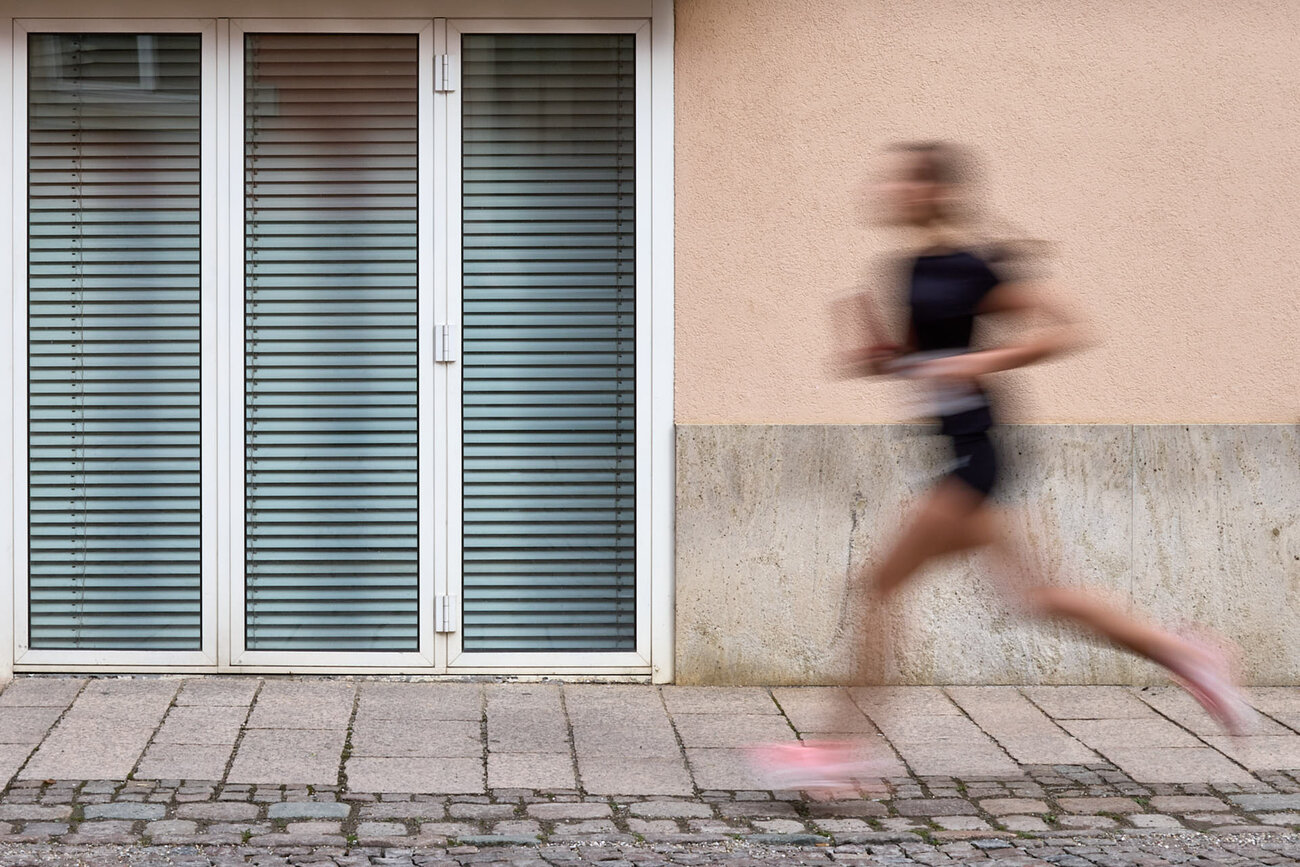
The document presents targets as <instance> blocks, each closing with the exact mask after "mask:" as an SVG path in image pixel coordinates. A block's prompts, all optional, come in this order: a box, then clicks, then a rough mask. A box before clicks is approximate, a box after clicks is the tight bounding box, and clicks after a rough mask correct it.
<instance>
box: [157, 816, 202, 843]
mask: <svg viewBox="0 0 1300 867" xmlns="http://www.w3.org/2000/svg"><path fill="white" fill-rule="evenodd" d="M198 827H199V826H198V823H196V822H190V821H186V820H185V819H163V820H161V821H157V822H150V823H149V824H148V825H145V826H144V833H145V836H147V837H154V838H157V837H178V836H182V835H185V834H194V833H196V832H197V830H198Z"/></svg>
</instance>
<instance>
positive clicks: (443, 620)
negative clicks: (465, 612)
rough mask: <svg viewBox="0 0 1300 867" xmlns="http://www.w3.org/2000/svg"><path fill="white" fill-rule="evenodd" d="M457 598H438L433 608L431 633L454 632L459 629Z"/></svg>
mask: <svg viewBox="0 0 1300 867" xmlns="http://www.w3.org/2000/svg"><path fill="white" fill-rule="evenodd" d="M459 602H460V597H458V596H439V597H437V598H436V600H435V605H434V606H433V631H434V632H456V631H457V630H459V629H460V617H459V615H460V607H459V605H458V603H459Z"/></svg>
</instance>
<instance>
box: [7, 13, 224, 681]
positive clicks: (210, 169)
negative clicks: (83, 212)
mask: <svg viewBox="0 0 1300 867" xmlns="http://www.w3.org/2000/svg"><path fill="white" fill-rule="evenodd" d="M33 33H197V34H200V36H201V40H200V46H201V48H200V51H201V69H202V76H203V79H202V84H201V90H200V94H201V96H200V109H199V111H200V130H199V140H200V145H199V147H200V152H201V153H213V152H214V150H215V148H214V145H215V142H216V130H217V119H216V117H215V114H216V112H215V108H216V92H217V91H216V78H217V77H216V68H215V60H216V53H215V51H214V48H215V38H216V22H215V21H214V20H213V19H174V18H173V19H151V18H118V19H106V18H100V19H92V20H61V19H30V20H21V21H15V22H14V28H13V43H12V44H13V89H12V97H11V98H12V100H13V106H12V111H11V112H10V115H9V116H10V117H12V118H13V121H12V123H13V130H12V132H13V135H12V137H11V141H12V147H13V167H14V172H13V190H12V193H13V195H12V201H13V230H12V231H11V232H10V237H11V238H13V239H14V245H13V254H12V261H13V269H12V279H13V283H12V286H11V296H10V297H11V301H12V306H11V311H12V316H13V328H12V330H11V335H12V341H13V342H12V345H11V346H10V347H9V349H10V358H11V366H12V373H13V376H12V380H11V383H12V385H11V387H12V389H13V399H12V400H11V401H9V402H8V404H7V407H8V408H9V412H10V413H11V418H10V422H11V424H10V430H11V436H12V437H13V451H12V454H13V489H12V491H13V496H12V498H11V502H12V504H13V505H12V509H13V513H12V517H11V519H10V521H9V526H10V528H11V532H12V533H13V557H12V560H11V561H10V562H11V563H12V564H13V565H12V569H11V575H10V582H12V589H13V594H12V596H11V598H12V599H13V632H14V641H13V647H14V664H15V665H17V666H23V667H24V668H26V667H28V666H32V667H40V668H46V669H50V668H54V669H72V668H75V669H91V668H105V667H107V668H121V669H128V668H129V669H132V670H137V669H139V668H143V667H152V666H159V665H165V666H187V667H188V666H211V665H215V664H216V662H217V640H216V639H217V604H216V603H217V598H216V595H217V594H216V588H217V545H216V522H215V521H214V520H212V518H215V516H216V494H217V485H216V455H217V454H218V451H219V444H217V443H214V442H213V440H214V439H215V438H216V437H215V434H216V431H217V427H216V422H217V419H216V414H215V410H216V400H215V398H216V382H217V375H216V373H217V371H216V365H215V364H213V363H212V362H211V361H209V359H215V357H216V356H215V350H216V338H217V334H216V329H215V325H216V298H217V293H216V292H214V291H212V289H214V288H215V287H216V284H217V279H216V261H217V257H216V245H215V240H216V238H215V234H216V224H217V221H216V212H215V204H216V195H215V192H216V165H215V161H213V160H200V166H199V178H200V181H199V183H200V198H199V219H200V235H199V263H200V264H199V273H200V277H199V281H200V283H199V285H200V286H202V287H204V289H205V290H206V291H203V292H201V293H200V307H199V311H200V312H199V317H200V324H201V327H200V332H199V345H200V353H201V359H202V360H201V361H200V386H199V387H200V405H199V429H200V432H201V433H200V442H202V443H203V445H204V447H203V448H202V449H201V450H200V459H199V479H200V486H201V496H200V509H201V514H202V516H203V519H202V520H201V524H200V534H199V538H200V540H201V541H200V544H201V546H202V557H201V560H200V570H201V583H200V604H201V606H202V618H201V621H200V622H201V630H202V637H201V642H200V648H201V649H199V650H191V651H172V650H42V649H34V648H32V647H30V646H29V645H28V627H29V620H28V596H29V594H28V550H29V549H28V538H29V537H28V530H29V528H28V512H27V470H28V438H27V418H28V400H29V397H28V391H27V389H28V382H27V376H28V369H27V235H28V226H27V196H28V181H27V136H28V129H27V125H28V117H27V43H28V36H29V35H30V34H33ZM19 396H21V403H19ZM213 445H218V448H213Z"/></svg>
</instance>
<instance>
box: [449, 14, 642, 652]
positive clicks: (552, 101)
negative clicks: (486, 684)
mask: <svg viewBox="0 0 1300 867" xmlns="http://www.w3.org/2000/svg"><path fill="white" fill-rule="evenodd" d="M461 81H462V88H463V102H462V105H463V110H462V112H463V117H462V122H463V142H462V148H463V150H462V153H463V208H464V212H463V227H464V251H463V310H462V316H463V331H464V333H463V407H462V409H463V468H464V469H463V472H464V478H463V505H464V528H463V531H464V563H463V569H464V590H463V592H464V617H463V623H464V626H463V629H464V648H465V649H466V650H467V651H490V652H505V651H618V650H630V649H634V648H635V644H636V617H635V615H636V587H635V584H636V581H635V579H636V574H635V555H636V551H635V524H636V512H635V476H636V463H635V447H636V412H635V397H636V378H635V353H636V347H635V341H634V336H635V329H636V317H635V306H636V304H635V302H636V281H635V255H636V223H635V198H634V193H635V178H636V149H635V144H636V141H635V139H636V95H635V37H634V36H632V35H625V34H612V35H607V34H580V35H558V34H527V35H524V34H509V35H496V34H492V35H489V34H474V35H466V36H464V37H463V43H462V65H461Z"/></svg>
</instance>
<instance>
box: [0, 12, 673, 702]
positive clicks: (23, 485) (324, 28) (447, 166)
mask: <svg viewBox="0 0 1300 867" xmlns="http://www.w3.org/2000/svg"><path fill="white" fill-rule="evenodd" d="M516 2H517V0H511V2H510V3H500V2H497V0H473V2H472V3H469V4H467V2H461V0H437V2H435V3H434V4H433V8H432V9H426V8H425V7H421V10H420V12H421V14H420V15H419V16H418V17H410V18H394V17H392V15H393V14H396V15H403V14H407V13H406V12H404V11H396V10H397V6H396V5H394V4H393V3H392V2H391V0H375V5H374V11H375V14H376V15H380V14H384V13H386V12H387V13H388V15H389V17H387V18H385V19H379V18H369V19H357V18H353V19H332V20H318V19H310V18H270V17H268V18H242V19H240V18H220V17H216V18H188V19H173V18H149V17H143V16H137V17H132V18H112V19H105V18H92V19H86V18H77V17H71V15H70V17H68V18H61V19H48V18H46V19H35V18H32V19H24V20H19V19H12V18H0V110H3V109H5V108H8V109H9V111H5V112H3V115H4V117H7V118H10V119H11V120H10V121H8V122H10V123H11V124H12V128H11V130H10V131H9V134H4V132H3V131H0V165H8V166H10V167H11V171H10V172H7V173H3V174H0V201H4V200H5V199H6V198H7V200H8V201H9V202H10V203H11V207H8V208H5V207H2V206H0V237H5V238H8V239H9V243H10V246H11V256H10V261H11V262H12V263H13V266H12V268H10V269H0V298H2V297H4V296H5V295H6V294H7V295H8V297H9V299H10V305H9V306H10V310H11V320H12V321H11V327H10V328H8V329H3V328H0V357H5V356H8V357H9V358H10V359H11V360H12V365H11V371H12V376H10V377H0V450H3V451H4V452H5V453H6V454H8V455H10V456H11V460H10V461H9V466H8V468H7V470H6V468H4V467H0V489H3V487H4V486H5V485H8V487H9V491H10V495H9V496H3V495H0V522H3V525H4V526H3V528H0V600H12V602H13V608H12V611H11V612H4V611H3V608H2V607H0V683H3V681H4V680H5V679H6V678H7V677H9V676H11V674H12V672H13V670H15V668H16V669H17V670H20V671H32V672H36V671H82V672H89V673H94V672H100V673H104V672H177V671H184V672H188V673H202V672H217V671H239V672H242V673H281V672H293V671H304V670H309V671H316V672H320V673H324V672H326V671H329V672H334V673H352V674H368V673H379V674H415V675H438V674H448V673H450V674H455V675H464V674H474V673H484V674H496V675H501V674H510V675H517V676H520V677H522V678H531V677H534V676H544V675H549V676H562V677H563V676H600V677H605V678H610V679H626V678H633V679H639V678H643V677H645V676H647V675H650V676H651V677H652V679H653V680H654V681H655V682H670V681H671V680H672V679H673V676H674V666H673V663H674V650H675V648H674V606H675V599H674V592H673V589H674V588H673V582H674V558H675V549H674V540H673V522H674V508H675V507H674V497H675V476H674V452H675V442H674V426H673V370H674V362H673V358H674V353H673V336H674V333H673V329H674V318H673V317H674V313H673V225H674V224H673V188H672V178H673V40H674V36H673V0H650V2H647V0H620V2H612V0H611V2H601V3H599V4H595V6H593V7H592V8H596V7H598V8H599V9H600V10H601V14H603V15H605V16H606V17H604V18H601V19H591V18H566V17H553V18H531V19H511V18H509V17H508V16H509V15H511V14H517V12H512V10H519V9H521V8H524V7H521V6H518V5H516ZM58 4H64V5H66V0H54V3H53V4H51V5H52V6H56V5H58ZM398 5H400V4H398ZM469 5H472V6H473V8H474V10H475V11H474V12H473V13H472V14H475V15H480V16H489V15H497V14H499V15H501V16H502V17H501V18H491V19H489V18H485V17H480V18H473V19H471V18H457V19H455V20H453V21H451V22H450V23H449V22H448V20H447V19H445V18H433V17H428V16H429V15H430V14H433V15H437V14H438V13H439V11H442V12H443V13H444V14H447V13H451V14H463V13H464V12H465V10H466V8H468V6H469ZM220 6H221V3H220V2H219V0H214V2H213V3H212V4H211V7H210V8H212V9H213V12H214V14H218V15H219V14H220V12H221V9H220ZM121 8H123V11H124V12H127V11H139V10H142V11H144V12H145V13H146V14H152V13H154V12H155V10H158V9H161V8H162V6H161V4H160V3H158V2H154V0H124V2H123V4H122V7H121ZM207 8H209V7H205V10H204V11H206V10H207ZM267 9H268V11H271V12H275V13H280V14H294V12H295V11H296V9H297V7H296V6H295V5H294V4H293V3H291V2H288V0H268V2H267ZM527 9H528V11H530V12H532V14H534V15H539V14H544V10H545V5H544V4H543V5H530V6H528V7H527ZM591 11H592V9H590V8H584V7H582V6H581V5H572V6H571V7H568V8H567V11H566V14H569V15H580V14H582V13H583V12H588V13H589V12H591ZM647 14H648V15H649V19H648V20H647ZM618 16H622V17H618ZM5 23H11V24H12V25H13V31H12V32H13V35H12V39H10V38H8V36H9V33H8V29H7V28H4V24H5ZM453 31H454V33H455V34H456V35H455V38H454V39H453V38H451V34H452V33H453ZM30 32H137V33H147V32H156V33H161V32H192V33H201V34H202V38H203V43H202V44H203V58H202V69H203V75H204V83H203V90H202V93H203V97H202V99H203V102H202V131H201V140H202V149H203V154H204V160H203V165H202V167H201V178H202V193H201V203H200V207H201V217H202V220H203V229H202V237H201V256H202V281H203V282H202V285H203V287H204V289H205V291H204V294H203V301H202V307H201V316H202V332H201V346H202V352H203V353H204V355H203V367H202V394H203V403H202V407H201V424H202V430H203V432H204V433H203V443H204V450H203V457H202V464H201V479H202V485H203V494H202V509H203V516H204V523H203V529H202V540H203V546H204V548H203V562H202V569H203V584H202V593H203V596H202V598H203V649H202V651H195V652H192V653H176V652H164V651H150V652H138V651H137V652H125V651H92V650H77V651H32V650H31V649H30V648H27V647H25V646H23V645H25V636H26V634H27V621H26V611H27V568H28V567H27V529H28V528H27V466H28V464H27V328H26V325H27V291H26V287H27V241H26V238H27V232H26V227H27V222H26V219H27V182H26V177H27V167H26V162H27V156H26V153H27V150H26V140H27V118H26V104H27V93H26V89H27V76H26V50H27V34H28V33H30ZM247 32H413V33H419V34H420V71H419V77H420V87H421V101H420V107H419V130H420V132H419V135H420V146H419V160H420V173H419V181H418V183H419V201H418V208H419V224H420V240H419V248H418V250H419V284H420V296H419V297H420V301H419V310H420V312H419V329H420V334H421V338H422V339H421V341H420V348H419V353H420V357H419V367H418V370H419V376H420V393H419V400H420V408H419V425H420V430H421V434H420V437H421V439H420V463H419V469H418V474H419V484H420V495H421V499H420V518H419V533H420V554H419V563H420V576H421V589H420V610H421V613H420V647H421V651H420V652H419V653H405V654H373V655H371V654H367V655H365V664H361V665H359V664H357V660H358V654H355V653H350V652H349V653H335V654H328V653H306V652H296V653H284V652H271V651H260V652H259V651H248V650H246V649H244V648H243V647H242V642H243V624H242V617H243V610H244V608H243V605H244V602H243V592H244V575H243V565H244V539H243V527H244V511H243V510H244V492H243V455H244V447H243V443H244V439H243V436H244V432H243V406H244V404H243V398H242V396H241V395H240V393H239V392H238V391H236V389H242V388H243V375H244V374H243V371H244V367H243V348H244V347H243V321H244V317H243V299H244V287H243V239H244V227H243V213H244V203H243V190H244V184H243V174H242V173H243V161H242V157H241V155H242V153H243V147H244V144H243V135H244V129H243V105H242V101H243V93H244V83H243V56H242V55H243V35H244V33H247ZM465 32H485V33H486V32H575V33H576V32H628V33H636V34H637V55H636V56H637V144H636V152H637V245H638V248H637V260H636V262H637V264H636V281H637V334H636V340H637V397H636V402H637V430H636V437H637V451H636V454H637V483H636V484H637V494H636V497H637V500H636V502H637V529H636V536H637V579H636V588H637V591H636V592H637V649H636V651H635V652H628V653H622V654H607V653H590V654H556V653H538V654H466V653H463V652H462V651H461V649H460V637H461V636H460V633H459V632H455V633H450V634H448V633H434V632H433V624H432V612H433V607H434V606H433V602H434V599H433V597H434V596H440V595H451V596H453V597H459V596H461V594H460V590H459V588H460V574H459V573H460V557H461V542H462V536H461V533H462V526H461V515H460V503H459V500H460V493H459V492H460V486H461V479H460V466H459V455H460V431H461V417H460V400H461V395H460V375H461V371H460V366H459V364H458V363H453V364H435V363H434V361H433V355H432V353H433V351H434V346H433V340H432V339H429V335H432V334H433V333H434V328H435V325H436V324H437V323H439V322H446V323H448V324H450V325H452V326H454V330H453V333H458V326H459V315H460V269H461V250H460V218H461V209H460V95H459V91H458V90H456V91H453V92H452V93H450V94H446V93H434V92H433V89H432V81H433V68H432V64H433V59H434V55H435V54H436V53H452V54H454V55H455V56H454V57H453V64H454V65H455V66H456V67H457V70H456V71H457V72H458V66H459V63H458V60H459V57H458V55H459V46H460V40H459V34H461V33H465ZM450 43H454V49H453V50H452V51H449V50H448V49H449V48H452V45H451V44H450ZM458 77H459V76H458V75H454V76H453V79H454V80H456V79H458ZM457 83H458V82H457ZM6 102H7V103H8V105H6ZM4 122H5V121H0V123H4ZM656 178H658V179H660V180H661V182H660V183H658V184H656V183H654V179H656ZM439 256H441V257H442V259H441V260H439V258H438V257H439ZM214 290H215V291H214ZM429 302H432V303H429ZM218 371H220V374H219V373H218ZM20 401H21V402H20ZM430 446H431V447H430ZM453 459H454V464H453ZM430 576H432V578H433V580H432V581H429V580H427V579H428V578H429V577H430ZM236 617H238V618H239V622H238V623H237V622H236ZM20 641H21V642H22V644H21V645H20Z"/></svg>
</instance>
